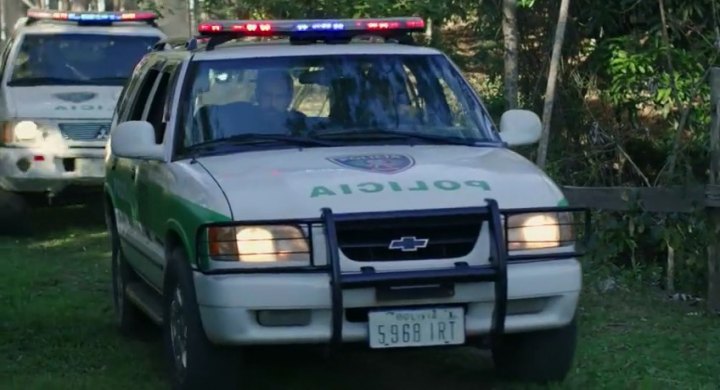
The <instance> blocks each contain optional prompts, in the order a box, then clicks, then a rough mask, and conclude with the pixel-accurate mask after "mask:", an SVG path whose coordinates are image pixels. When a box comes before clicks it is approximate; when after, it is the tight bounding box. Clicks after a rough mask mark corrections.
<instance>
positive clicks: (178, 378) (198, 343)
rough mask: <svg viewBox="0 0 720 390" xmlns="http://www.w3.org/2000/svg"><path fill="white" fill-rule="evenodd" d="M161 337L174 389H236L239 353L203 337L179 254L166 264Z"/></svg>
mask: <svg viewBox="0 0 720 390" xmlns="http://www.w3.org/2000/svg"><path fill="white" fill-rule="evenodd" d="M168 266H169V267H170V268H169V269H168V274H167V276H166V282H165V294H164V299H163V304H164V305H163V306H164V307H163V318H164V321H163V324H164V325H163V337H164V340H165V352H166V355H167V360H168V363H169V365H170V372H171V381H172V388H173V389H178V390H179V389H201V388H212V389H237V388H238V385H239V375H238V369H239V364H240V359H239V357H240V356H239V354H240V352H239V350H237V349H231V348H224V347H220V346H216V345H213V344H212V343H211V342H210V340H208V338H207V336H206V335H205V330H204V329H203V326H202V321H201V319H200V311H199V309H198V305H197V299H196V296H195V288H194V285H193V281H192V275H191V274H190V272H191V271H190V268H189V266H188V264H187V260H186V256H185V254H184V253H183V252H182V250H175V251H173V254H172V256H171V259H169V261H168Z"/></svg>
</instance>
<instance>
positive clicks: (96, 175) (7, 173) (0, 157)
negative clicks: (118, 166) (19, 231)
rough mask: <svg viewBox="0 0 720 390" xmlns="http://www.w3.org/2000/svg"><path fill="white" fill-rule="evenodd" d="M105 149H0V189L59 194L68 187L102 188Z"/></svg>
mask: <svg viewBox="0 0 720 390" xmlns="http://www.w3.org/2000/svg"><path fill="white" fill-rule="evenodd" d="M104 164H105V162H104V150H103V149H101V148H77V149H69V150H66V151H63V152H62V153H53V152H48V151H47V150H46V149H43V148H21V147H0V188H2V189H5V190H8V191H15V192H47V193H50V194H57V193H60V192H62V191H63V190H64V189H65V188H67V187H69V186H93V187H94V186H98V187H99V186H102V183H103V180H104V177H105V165H104Z"/></svg>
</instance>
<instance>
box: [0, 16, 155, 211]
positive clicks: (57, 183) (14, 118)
mask: <svg viewBox="0 0 720 390" xmlns="http://www.w3.org/2000/svg"><path fill="white" fill-rule="evenodd" d="M156 19H157V15H156V14H155V13H153V12H58V11H51V10H49V11H48V10H30V11H28V13H27V18H25V21H24V22H23V23H21V25H20V26H18V27H17V28H16V29H15V30H14V32H13V34H12V36H11V37H10V38H9V40H8V41H7V44H6V45H5V46H4V48H3V50H2V52H1V54H0V192H1V191H7V192H10V193H15V194H18V195H20V197H16V198H21V199H23V198H24V199H28V198H40V200H42V201H46V199H47V198H50V199H52V198H54V197H55V196H58V195H63V194H69V193H70V191H68V190H70V189H73V188H80V189H82V188H88V187H87V186H92V187H94V188H95V189H96V191H97V192H98V193H99V192H100V190H101V189H102V183H103V176H104V164H103V156H104V153H103V152H104V148H105V144H106V143H107V137H108V134H109V131H110V120H111V118H112V115H113V110H114V109H115V103H116V101H117V98H118V95H119V94H120V91H121V89H122V87H123V85H124V84H125V82H126V81H127V78H128V77H129V75H130V73H131V72H132V70H133V68H134V66H135V64H136V63H137V61H138V60H140V58H141V57H142V56H143V55H144V54H146V53H148V52H149V51H150V50H151V49H152V46H153V45H154V44H155V43H156V42H157V41H159V40H160V39H163V38H165V34H164V33H163V32H162V31H161V30H160V29H159V28H158V27H157V26H156V25H155V20H156ZM33 195H35V196H33Z"/></svg>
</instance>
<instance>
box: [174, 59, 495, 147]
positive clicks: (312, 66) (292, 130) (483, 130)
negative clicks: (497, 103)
mask: <svg viewBox="0 0 720 390" xmlns="http://www.w3.org/2000/svg"><path fill="white" fill-rule="evenodd" d="M194 66H195V69H194V70H193V71H191V72H190V74H191V75H192V76H191V77H193V78H194V80H193V81H192V85H191V88H190V89H189V92H188V93H186V95H185V100H184V102H185V104H184V107H183V108H182V109H181V110H182V111H183V112H184V115H185V118H184V120H183V121H182V124H183V130H184V131H183V132H182V138H183V143H182V144H183V145H184V147H185V148H193V146H196V145H200V144H202V145H208V144H211V145H217V144H218V143H222V141H223V140H227V141H228V142H230V141H233V140H237V139H238V137H239V136H245V137H244V139H247V135H256V136H263V137H264V139H265V140H267V136H268V135H281V136H288V135H289V136H293V137H296V138H297V137H300V138H306V139H307V138H310V139H315V140H323V141H327V140H332V141H333V142H334V143H335V144H338V143H339V144H341V145H346V144H350V143H353V144H357V143H373V142H384V143H388V142H396V143H397V142H399V143H408V142H413V143H417V142H426V143H428V142H429V143H447V142H450V141H452V142H454V143H458V142H462V143H463V144H472V143H473V142H486V143H487V142H495V141H496V139H495V138H494V137H493V135H492V131H493V130H494V129H493V124H492V122H491V120H490V118H489V117H488V116H487V114H486V111H485V109H484V108H483V107H482V106H481V105H480V102H478V101H477V99H476V98H475V97H474V96H472V92H471V91H470V89H469V87H468V85H467V83H465V82H464V81H463V79H462V76H461V75H460V74H459V73H458V72H457V71H456V70H455V69H454V68H453V67H452V65H451V63H450V62H449V61H448V60H447V59H446V58H445V57H444V56H442V55H331V56H328V55H323V56H304V57H270V58H249V59H228V60H209V61H198V62H195V63H194Z"/></svg>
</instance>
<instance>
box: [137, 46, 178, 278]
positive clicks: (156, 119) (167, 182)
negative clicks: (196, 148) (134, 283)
mask: <svg viewBox="0 0 720 390" xmlns="http://www.w3.org/2000/svg"><path fill="white" fill-rule="evenodd" d="M178 68H179V61H174V60H170V61H168V62H167V63H165V64H164V65H163V67H162V69H160V70H159V73H158V77H157V80H156V82H155V84H154V88H153V89H152V92H151V93H150V96H149V97H148V99H147V105H146V106H145V110H144V112H143V116H142V120H144V121H147V122H150V123H151V124H152V125H153V128H154V129H155V142H156V143H157V144H158V145H162V144H165V143H166V142H167V141H166V140H169V138H170V137H168V136H167V134H166V133H167V131H166V130H167V123H168V121H169V118H170V113H171V110H170V109H169V107H170V105H171V103H172V100H171V96H172V92H173V89H172V88H171V86H172V85H174V84H175V82H176V78H177V75H178V73H179V72H178ZM136 164H137V167H136V169H137V178H136V183H135V184H136V187H135V188H136V190H137V192H136V194H137V202H138V203H137V209H138V222H139V224H140V229H141V233H142V240H143V248H144V249H147V251H146V253H145V255H146V256H147V258H148V259H149V260H150V262H151V263H152V264H153V265H154V267H153V269H152V270H151V274H150V275H149V277H150V281H151V282H152V283H153V285H155V286H156V287H157V288H158V289H160V288H161V287H162V276H163V273H162V270H163V269H164V268H165V263H166V259H165V250H164V248H165V245H164V242H165V232H166V230H167V229H166V226H167V225H166V220H165V219H164V215H165V214H164V213H163V210H165V209H167V208H168V207H169V205H168V203H169V202H171V201H172V199H173V197H172V194H170V193H169V190H170V189H171V188H173V183H172V175H171V174H170V171H169V169H168V165H167V164H166V163H165V162H163V161H137V162H136Z"/></svg>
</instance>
